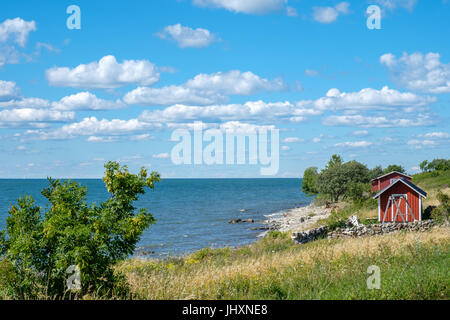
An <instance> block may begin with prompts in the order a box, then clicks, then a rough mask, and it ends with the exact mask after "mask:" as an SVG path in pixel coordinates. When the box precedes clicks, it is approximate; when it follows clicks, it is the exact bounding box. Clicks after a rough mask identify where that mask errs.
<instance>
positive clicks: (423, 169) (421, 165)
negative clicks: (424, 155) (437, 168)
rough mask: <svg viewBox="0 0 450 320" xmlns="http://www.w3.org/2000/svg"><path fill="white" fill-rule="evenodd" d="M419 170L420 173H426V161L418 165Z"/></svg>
mask: <svg viewBox="0 0 450 320" xmlns="http://www.w3.org/2000/svg"><path fill="white" fill-rule="evenodd" d="M419 167H420V170H422V172H425V171H428V168H427V167H428V160H424V161H422V162H421V163H420V165H419Z"/></svg>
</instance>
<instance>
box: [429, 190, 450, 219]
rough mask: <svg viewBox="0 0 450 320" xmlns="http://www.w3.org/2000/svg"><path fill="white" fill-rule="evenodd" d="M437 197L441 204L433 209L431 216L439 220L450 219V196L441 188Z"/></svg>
mask: <svg viewBox="0 0 450 320" xmlns="http://www.w3.org/2000/svg"><path fill="white" fill-rule="evenodd" d="M437 198H438V200H439V202H440V205H439V206H438V207H436V208H434V209H433V211H431V218H432V219H433V220H436V221H438V222H445V221H449V217H450V197H449V196H448V195H446V194H445V193H443V192H442V191H440V190H439V192H438V194H437Z"/></svg>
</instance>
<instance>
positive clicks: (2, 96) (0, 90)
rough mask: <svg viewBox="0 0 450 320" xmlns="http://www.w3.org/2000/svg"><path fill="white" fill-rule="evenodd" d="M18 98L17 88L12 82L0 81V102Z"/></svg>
mask: <svg viewBox="0 0 450 320" xmlns="http://www.w3.org/2000/svg"><path fill="white" fill-rule="evenodd" d="M18 96H19V88H18V87H17V85H16V83H15V82H13V81H3V80H0V101H5V100H11V99H14V98H16V97H18Z"/></svg>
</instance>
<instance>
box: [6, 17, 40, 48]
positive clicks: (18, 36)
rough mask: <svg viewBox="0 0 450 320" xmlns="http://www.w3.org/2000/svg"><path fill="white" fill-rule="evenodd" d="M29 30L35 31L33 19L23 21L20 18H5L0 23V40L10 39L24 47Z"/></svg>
mask: <svg viewBox="0 0 450 320" xmlns="http://www.w3.org/2000/svg"><path fill="white" fill-rule="evenodd" d="M31 31H36V23H35V22H34V21H25V20H23V19H21V18H15V19H7V20H5V21H3V22H2V23H0V42H6V41H8V40H9V39H12V40H13V41H14V42H16V43H17V44H18V45H19V46H21V47H25V44H26V42H27V40H28V35H29V34H30V32H31Z"/></svg>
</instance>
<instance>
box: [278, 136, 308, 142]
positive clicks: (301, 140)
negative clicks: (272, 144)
mask: <svg viewBox="0 0 450 320" xmlns="http://www.w3.org/2000/svg"><path fill="white" fill-rule="evenodd" d="M283 142H284V143H301V142H305V139H302V138H297V137H288V138H285V139H283Z"/></svg>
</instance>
